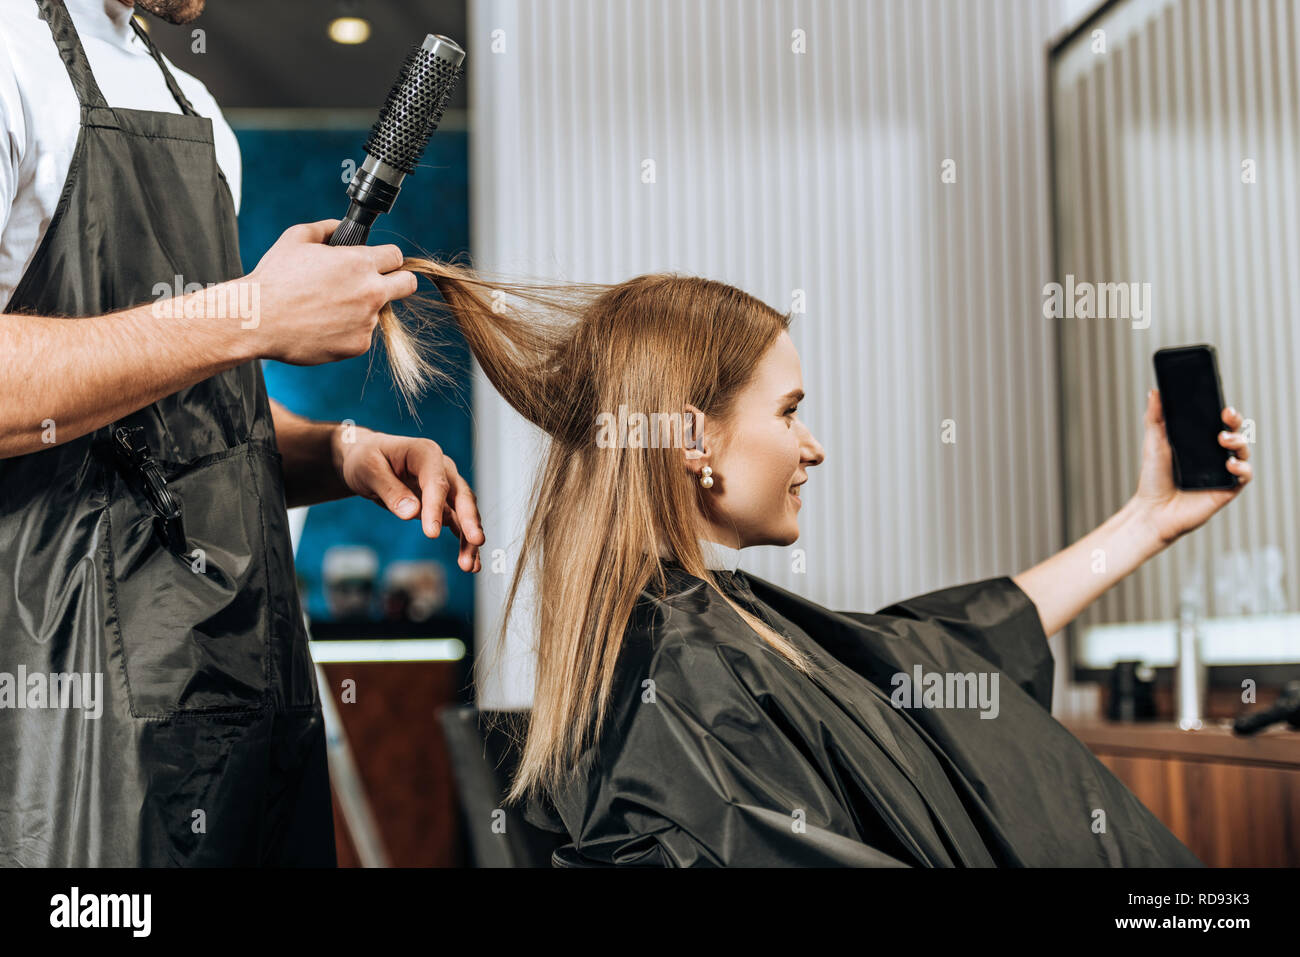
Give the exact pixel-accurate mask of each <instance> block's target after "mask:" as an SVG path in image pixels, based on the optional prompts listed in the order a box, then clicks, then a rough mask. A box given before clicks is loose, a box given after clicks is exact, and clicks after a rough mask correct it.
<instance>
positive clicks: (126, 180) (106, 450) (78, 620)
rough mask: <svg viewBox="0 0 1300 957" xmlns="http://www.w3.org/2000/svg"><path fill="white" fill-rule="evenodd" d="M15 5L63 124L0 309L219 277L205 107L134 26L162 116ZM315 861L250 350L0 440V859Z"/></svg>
mask: <svg viewBox="0 0 1300 957" xmlns="http://www.w3.org/2000/svg"><path fill="white" fill-rule="evenodd" d="M37 4H38V6H39V8H40V14H41V17H42V18H43V19H45V20H46V21H48V23H49V25H50V30H51V32H52V34H53V36H54V40H55V43H56V44H57V46H58V49H59V54H60V56H61V57H62V59H63V62H64V64H65V65H66V67H67V70H68V75H69V77H71V79H72V84H73V87H74V88H75V89H76V93H77V98H78V99H79V100H80V103H81V131H80V134H79V136H78V139H77V146H76V152H75V154H74V156H73V159H72V165H71V168H70V170H69V172H68V179H67V182H66V183H65V185H64V188H63V193H62V195H61V196H60V198H59V203H58V208H57V211H56V212H55V214H54V218H53V220H52V221H51V223H50V226H49V229H48V230H47V231H46V233H45V236H44V239H43V240H42V242H41V245H40V247H39V248H38V250H37V252H36V255H35V257H34V259H33V260H32V262H31V265H30V266H29V267H28V269H27V271H26V273H25V274H24V275H23V277H22V280H21V282H20V283H19V285H18V287H17V289H16V290H15V292H14V297H13V299H12V301H11V302H10V303H9V305H8V307H7V309H6V312H10V313H17V312H26V313H29V314H35V315H45V316H51V315H57V316H67V317H70V318H69V321H75V318H74V317H77V316H92V315H101V314H104V313H108V312H113V311H115V310H118V309H123V308H126V307H129V306H134V305H138V304H140V303H144V302H149V301H151V300H157V299H158V298H159V296H160V294H161V290H162V288H164V287H165V288H168V289H170V288H172V287H174V286H175V285H176V283H177V282H179V283H180V284H181V285H182V286H183V285H185V284H189V283H200V284H203V285H206V284H208V283H217V282H222V281H224V280H228V279H232V278H235V277H238V276H240V275H242V274H243V269H242V267H241V265H240V260H239V246H238V242H237V230H236V223H235V210H234V203H233V202H232V199H231V195H230V191H229V188H228V186H227V184H226V182H225V178H224V176H223V175H222V173H221V170H220V168H219V167H218V165H217V160H216V153H215V150H214V148H213V139H212V122H211V120H209V119H207V118H206V117H203V116H200V115H199V114H198V113H197V112H196V111H195V110H194V108H193V107H192V106H191V105H190V103H189V102H188V101H187V100H186V98H185V96H184V94H183V93H182V92H181V90H180V87H179V86H178V85H177V83H176V80H175V78H174V77H173V76H172V74H171V73H170V71H169V70H168V69H167V67H166V64H165V63H164V62H163V59H162V57H161V56H160V55H159V53H158V51H157V49H156V48H155V47H154V46H153V44H152V43H151V42H150V41H149V39H148V36H147V35H146V34H145V33H144V32H143V31H142V30H140V29H139V27H136V32H137V33H138V34H139V35H140V37H141V39H143V40H144V42H145V43H146V44H148V46H149V50H150V52H151V53H152V54H153V57H154V59H155V60H156V61H157V63H158V66H159V67H160V68H161V69H162V72H163V76H164V77H165V78H166V81H167V86H168V89H169V90H170V91H171V93H172V96H173V97H175V99H176V101H177V103H178V104H179V105H180V107H181V109H182V110H183V111H184V112H183V114H181V115H177V114H171V113H153V112H148V111H144V110H127V109H114V108H113V107H110V106H109V105H108V104H107V102H106V101H105V100H104V97H103V95H102V94H101V93H100V90H99V87H98V85H97V84H96V82H95V78H94V76H93V75H92V74H91V71H90V67H89V65H88V63H87V60H86V55H85V51H84V50H83V48H82V45H81V41H80V39H79V38H78V36H77V31H76V29H75V28H74V26H73V23H72V18H71V17H70V16H69V14H68V11H67V9H66V8H65V7H64V5H63V3H62V2H61V0H37ZM133 25H134V24H133ZM178 277H179V279H178ZM0 321H5V320H0ZM8 321H15V320H8ZM214 321H238V320H214ZM51 425H52V426H53V428H55V429H57V426H58V423H57V422H55V423H48V422H47V423H33V429H34V430H48V429H49V428H50V427H51ZM123 428H125V429H127V430H130V431H128V432H121V431H120V430H121V429H123ZM56 435H57V433H56ZM127 436H129V437H130V439H129V441H127V442H126V443H125V444H123V440H124V437H127ZM127 446H131V447H133V448H134V449H135V451H136V453H137V457H136V458H134V459H133V458H132V457H131V456H130V455H129V454H127V452H128V449H127ZM151 476H152V478H153V480H154V484H165V494H166V495H168V496H170V498H171V500H172V501H173V502H175V503H178V504H179V508H180V522H178V523H176V522H172V523H169V522H164V521H162V519H161V518H160V517H159V513H160V508H159V504H158V498H157V493H156V492H155V493H154V497H151V496H150V492H151V485H150V481H149V480H150V477H151ZM178 528H179V529H182V531H181V535H182V536H183V537H182V538H180V539H179V544H177V543H176V542H175V541H173V543H172V544H170V545H169V544H168V539H167V536H166V533H167V532H168V531H169V530H170V531H173V532H174V531H175V530H176V529H178ZM73 675H77V676H79V678H73V677H71V676H73ZM51 676H54V677H51ZM78 681H79V682H80V683H81V689H80V690H81V691H82V692H83V694H81V695H80V696H78V694H77V693H76V692H77V690H78V689H77V684H76V682H78ZM96 682H99V683H100V685H101V688H102V691H101V696H100V698H99V699H98V704H97V705H95V704H94V703H93V702H92V700H91V699H92V698H93V697H94V690H95V684H96ZM87 691H88V692H90V694H89V695H86V694H85V693H84V692H87ZM96 710H99V714H98V715H96V714H95V711H96ZM334 863H335V850H334V832H333V819H332V811H331V806H330V793H329V782H328V776H327V773H326V763H325V736H324V725H323V720H322V717H321V709H320V699H319V696H318V694H317V689H316V680H315V672H314V670H313V666H312V662H311V659H310V656H309V654H308V650H307V634H306V628H305V626H304V622H303V616H302V610H301V607H300V604H299V601H298V594H297V588H296V584H295V578H294V567H293V555H292V549H291V546H290V541H289V532H288V520H287V516H286V514H285V501H284V486H283V477H282V475H281V470H280V455H279V452H278V451H277V447H276V440H275V431H274V428H273V424H272V420H271V412H270V406H269V403H268V399H267V394H266V386H265V383H264V382H263V378H262V370H261V365H260V364H259V363H258V362H256V361H254V362H249V363H247V364H245V365H243V366H240V367H238V368H234V369H230V370H229V371H226V372H223V373H221V374H220V375H216V376H213V377H212V378H210V379H208V380H206V381H204V382H200V383H198V384H197V385H194V386H190V387H188V388H185V389H182V390H180V391H179V392H177V393H176V394H174V395H170V396H167V397H166V398H164V399H160V400H159V401H158V402H155V403H154V404H153V405H150V406H148V407H146V408H144V409H141V410H140V411H139V412H136V413H134V414H132V415H130V416H128V417H126V418H125V419H123V420H120V421H118V422H115V423H112V424H110V425H109V426H106V427H104V428H101V429H98V430H96V431H95V432H93V433H91V434H90V435H86V436H83V437H82V438H78V439H74V440H73V441H70V442H65V443H63V444H58V445H52V446H51V447H50V448H48V449H44V450H42V451H39V452H34V453H31V454H29V455H24V456H19V457H16V458H9V459H3V460H0V865H15V864H18V865H46V866H110V865H114V866H117V865H120V866H136V865H168V864H185V865H259V864H306V865H325V866H332V865H334Z"/></svg>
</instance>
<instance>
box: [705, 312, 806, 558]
mask: <svg viewBox="0 0 1300 957" xmlns="http://www.w3.org/2000/svg"><path fill="white" fill-rule="evenodd" d="M803 394H804V392H803V374H802V372H801V370H800V366H799V353H798V351H797V350H796V349H795V347H794V341H793V340H792V339H791V338H790V336H789V334H788V333H786V332H782V333H781V334H780V335H779V336H778V337H777V339H776V341H775V342H774V343H773V344H772V346H771V348H769V349H768V350H767V352H766V353H765V354H764V355H763V358H762V359H761V360H759V363H758V365H757V366H756V367H755V369H754V375H753V377H752V378H751V379H750V381H749V384H748V385H747V386H746V387H745V388H744V390H742V391H741V393H740V394H739V395H738V396H737V397H736V401H735V404H734V406H733V407H732V411H731V414H730V416H729V417H728V420H727V422H726V423H725V424H722V426H721V430H719V429H718V428H716V427H715V428H712V429H711V426H714V422H713V420H711V419H709V418H707V417H706V418H705V419H704V427H703V429H702V432H701V436H702V439H703V442H702V443H701V444H702V451H703V452H704V453H705V454H704V455H703V456H697V455H696V454H694V453H692V452H688V453H687V466H688V467H689V468H690V469H691V471H692V472H694V473H695V474H696V476H698V475H699V474H700V471H701V469H702V468H703V467H704V466H705V465H707V466H709V467H710V468H712V469H713V475H712V478H713V487H712V488H709V489H705V490H704V496H705V501H706V502H707V503H708V515H707V524H708V531H709V535H708V536H706V537H709V538H711V539H712V540H713V541H718V542H721V543H722V544H725V545H731V546H732V547H735V548H745V547H747V546H750V545H790V544H792V543H793V542H795V541H796V540H797V539H798V538H799V509H800V508H801V507H802V503H801V501H800V493H801V492H802V489H801V488H800V486H802V485H803V483H804V482H806V481H807V480H808V468H809V467H810V466H813V465H819V464H821V462H822V461H823V460H824V459H825V457H826V453H825V450H823V449H822V447H821V444H820V443H819V442H818V441H817V439H816V438H814V437H813V434H812V433H811V432H809V431H808V427H807V426H805V425H804V424H803V423H802V422H801V421H799V417H798V405H799V402H800V401H801V400H802V399H803ZM691 411H698V410H695V409H694V408H691Z"/></svg>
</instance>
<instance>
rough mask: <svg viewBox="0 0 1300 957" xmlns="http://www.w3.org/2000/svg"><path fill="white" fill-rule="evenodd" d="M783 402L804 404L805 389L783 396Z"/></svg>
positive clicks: (792, 391)
mask: <svg viewBox="0 0 1300 957" xmlns="http://www.w3.org/2000/svg"><path fill="white" fill-rule="evenodd" d="M781 401H782V402H802V401H803V389H791V390H790V391H789V392H787V393H786V394H785V395H783V396H781Z"/></svg>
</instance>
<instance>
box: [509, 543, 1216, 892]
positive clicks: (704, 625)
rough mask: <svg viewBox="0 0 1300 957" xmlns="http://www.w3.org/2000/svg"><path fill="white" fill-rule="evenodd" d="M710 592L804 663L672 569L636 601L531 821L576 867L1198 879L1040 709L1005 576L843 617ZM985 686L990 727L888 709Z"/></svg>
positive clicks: (1035, 639)
mask: <svg viewBox="0 0 1300 957" xmlns="http://www.w3.org/2000/svg"><path fill="white" fill-rule="evenodd" d="M717 575H718V576H719V577H720V579H722V582H723V587H724V589H725V590H726V591H727V593H728V594H729V595H730V596H731V597H732V598H733V599H734V600H736V601H737V602H738V603H739V604H741V605H742V606H744V607H747V608H748V609H749V610H751V611H753V612H754V613H755V614H757V615H758V616H759V617H761V618H763V619H764V620H766V621H767V622H768V623H769V624H771V625H772V626H773V627H774V628H776V629H777V630H778V631H779V632H781V633H783V634H785V635H786V636H787V637H788V638H789V639H790V640H791V641H793V643H794V644H795V645H797V646H798V647H799V648H800V649H802V650H803V651H804V652H806V653H807V654H809V655H810V656H812V657H813V658H814V660H815V661H816V662H817V663H818V664H819V665H820V666H821V669H822V670H821V671H820V672H819V674H818V676H817V677H816V678H815V679H810V678H808V677H805V676H804V675H803V674H802V673H801V672H799V671H798V670H796V669H795V668H794V667H793V666H791V665H790V664H788V663H787V662H786V660H785V659H784V658H782V657H781V656H780V655H778V654H777V653H776V652H775V651H773V650H771V649H770V647H769V646H768V645H767V644H766V643H765V642H763V641H762V640H761V639H759V638H758V637H757V635H756V634H755V633H754V631H753V630H752V629H751V628H750V627H749V626H748V625H747V624H746V623H745V622H744V620H743V619H741V618H740V616H739V615H737V614H736V613H735V611H734V610H733V609H732V608H731V607H729V606H728V605H727V604H726V603H725V602H724V601H723V600H722V599H721V597H720V596H719V595H718V594H717V593H716V592H714V591H713V590H712V589H711V588H709V587H708V586H707V585H706V584H705V583H704V582H703V581H701V580H700V579H697V578H694V577H693V576H691V575H689V574H687V573H686V572H685V571H684V570H683V569H681V568H680V567H679V566H676V565H671V566H669V588H668V591H667V594H666V595H665V596H661V597H654V596H653V595H652V594H650V591H649V589H647V592H646V593H644V594H643V595H642V597H641V600H640V601H639V602H638V605H637V608H636V611H635V613H634V615H633V617H632V619H631V621H630V623H629V626H628V629H627V634H626V639H625V645H624V648H623V650H622V652H621V655H620V659H619V665H618V672H617V680H616V686H615V691H614V699H613V701H612V711H611V718H610V720H609V722H608V723H607V724H606V726H605V728H604V734H603V736H602V738H601V741H600V742H599V743H598V745H597V746H596V747H595V748H594V749H588V751H587V752H586V754H585V756H584V758H583V760H582V761H581V762H580V764H579V766H578V768H577V770H576V772H575V773H574V774H573V775H572V777H571V778H570V779H569V780H568V781H567V782H566V783H565V784H563V785H562V786H560V787H558V788H555V789H553V790H551V791H550V792H548V794H547V795H546V796H544V797H543V798H542V799H541V800H534V801H532V802H530V804H529V806H528V807H527V809H526V814H527V817H528V818H529V820H531V821H533V822H534V823H536V824H539V825H542V826H549V827H551V828H552V829H554V830H560V829H563V830H567V832H568V834H569V836H570V838H571V839H572V842H573V844H572V846H571V848H570V850H571V851H575V852H576V854H577V855H578V856H579V857H580V858H582V859H585V860H586V861H587V862H590V863H592V864H628V865H648V866H681V867H685V866H868V867H876V866H894V867H896V866H917V867H963V866H969V867H992V866H1083V867H1149V866H1190V867H1197V866H1201V862H1200V861H1199V860H1197V858H1196V857H1195V856H1194V855H1193V854H1192V852H1191V851H1189V850H1188V849H1187V847H1186V846H1185V845H1183V844H1182V843H1181V842H1180V841H1179V840H1178V839H1177V838H1176V837H1175V836H1174V835H1173V834H1172V833H1171V832H1170V831H1169V830H1168V829H1167V828H1166V827H1165V826H1164V825H1163V824H1161V823H1160V821H1159V820H1157V819H1156V818H1155V816H1154V815H1152V813H1151V812H1150V811H1148V810H1147V809H1146V807H1144V806H1143V805H1142V803H1141V802H1139V801H1138V799H1137V798H1136V797H1135V796H1134V795H1133V794H1132V792H1130V791H1129V790H1128V789H1127V788H1126V787H1125V786H1124V785H1123V784H1122V783H1121V782H1120V781H1119V780H1118V779H1117V778H1116V777H1115V776H1114V775H1113V774H1111V772H1110V771H1108V770H1107V769H1106V767H1105V766H1104V765H1102V764H1101V762H1099V761H1098V760H1097V759H1096V758H1095V757H1094V756H1093V755H1092V754H1091V752H1089V751H1088V749H1087V748H1086V747H1085V746H1084V745H1083V743H1082V742H1080V741H1079V740H1078V739H1077V738H1075V737H1074V736H1073V735H1072V734H1070V732H1069V731H1068V730H1066V729H1065V727H1064V726H1062V725H1061V724H1060V723H1058V722H1057V721H1056V720H1055V719H1053V718H1052V716H1051V714H1050V713H1049V710H1048V709H1049V708H1050V706H1051V697H1052V655H1051V652H1050V650H1049V649H1048V645H1047V638H1046V636H1045V635H1044V634H1043V629H1042V624H1041V622H1040V620H1039V616H1038V611H1037V609H1036V608H1035V607H1034V605H1033V603H1032V602H1031V601H1030V599H1029V598H1028V596H1026V595H1025V593H1024V592H1023V591H1021V589H1020V588H1019V587H1018V586H1017V585H1016V584H1015V583H1014V582H1012V581H1011V579H1010V578H1005V577H1003V578H990V579H987V580H985V581H978V582H974V583H971V584H966V585H959V586H956V587H953V588H945V589H942V590H939V591H935V592H931V593H929V594H927V595H923V596H921V597H919V598H913V599H911V600H909V601H904V602H899V603H898V604H895V605H891V606H890V607H888V608H885V609H883V610H881V611H880V612H878V613H876V614H874V615H871V614H852V615H847V614H841V613H837V612H833V611H830V610H828V609H826V608H823V607H821V606H819V605H816V604H814V603H813V602H810V601H807V600H805V599H803V598H800V597H799V596H798V595H795V594H792V593H791V592H788V591H785V590H784V589H782V588H779V587H777V586H775V585H773V584H771V583H769V582H765V581H763V580H762V579H758V578H754V577H752V576H748V575H746V574H745V573H744V572H734V573H732V572H727V571H720V572H717ZM918 664H919V665H920V666H921V667H922V669H923V672H924V673H929V672H940V673H947V672H957V673H974V674H976V675H978V674H979V673H981V672H984V673H987V674H988V675H989V678H988V679H986V680H990V681H991V675H992V674H993V673H996V674H997V675H998V676H999V677H998V685H997V688H998V713H997V716H996V717H995V718H981V717H980V709H979V708H977V707H971V708H965V709H957V708H947V709H944V708H933V707H917V708H903V709H900V708H895V707H894V706H893V704H891V701H890V696H891V694H893V693H894V689H895V687H896V686H895V683H894V682H893V680H892V679H893V676H894V675H896V674H898V673H900V672H902V673H906V674H907V675H909V676H914V675H915V672H914V668H915V666H916V665H918Z"/></svg>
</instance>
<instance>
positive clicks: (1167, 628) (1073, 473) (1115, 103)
mask: <svg viewBox="0 0 1300 957" xmlns="http://www.w3.org/2000/svg"><path fill="white" fill-rule="evenodd" d="M1298 46H1300V4H1296V3H1294V2H1290V0H1116V2H1112V3H1106V4H1104V5H1102V6H1101V7H1100V8H1099V9H1098V10H1097V11H1096V12H1095V13H1094V14H1093V15H1092V16H1091V17H1089V18H1087V19H1085V20H1084V21H1083V22H1082V23H1081V24H1080V25H1079V26H1078V27H1077V28H1075V29H1074V30H1073V31H1072V32H1071V33H1070V34H1069V35H1068V36H1066V37H1063V38H1062V39H1061V40H1060V42H1058V43H1056V44H1055V45H1054V46H1053V48H1052V49H1051V52H1050V71H1049V76H1050V102H1051V110H1052V119H1051V127H1050V128H1051V135H1052V160H1051V163H1052V176H1053V206H1054V223H1053V226H1054V237H1055V249H1054V263H1055V275H1054V276H1053V278H1052V281H1053V282H1055V283H1058V284H1059V303H1060V306H1061V308H1060V309H1059V310H1056V311H1057V312H1059V313H1060V314H1059V316H1053V317H1052V318H1047V319H1045V321H1050V322H1054V323H1055V324H1056V327H1057V330H1058V333H1059V335H1058V343H1059V360H1060V372H1061V383H1062V403H1061V407H1062V413H1061V416H1062V421H1061V433H1060V434H1061V441H1062V449H1061V452H1062V457H1063V462H1064V465H1065V481H1066V489H1065V501H1066V505H1065V513H1066V514H1065V524H1066V529H1067V533H1068V537H1069V540H1074V539H1076V538H1078V537H1079V536H1081V535H1083V534H1085V533H1086V532H1087V531H1088V530H1090V529H1092V528H1094V527H1095V526H1096V525H1097V524H1099V523H1100V522H1102V521H1103V520H1104V519H1105V518H1106V517H1107V516H1108V515H1110V514H1111V513H1112V512H1114V511H1115V510H1116V509H1117V508H1119V506H1120V505H1121V504H1122V503H1123V502H1124V500H1125V499H1126V498H1127V497H1128V496H1129V495H1130V494H1131V493H1132V491H1133V488H1134V487H1135V483H1136V480H1137V474H1138V465H1139V459H1140V454H1141V436H1142V430H1141V423H1142V414H1143V408H1144V405H1145V398H1146V391H1147V389H1149V388H1151V387H1152V386H1154V385H1155V377H1154V371H1153V367H1152V358H1151V357H1152V353H1154V352H1155V351H1156V350H1157V349H1160V348H1163V347H1166V346H1176V345H1184V344H1191V343H1210V344H1212V345H1214V346H1215V347H1216V349H1217V351H1218V359H1219V366H1220V372H1221V377H1222V382H1223V389H1224V393H1225V398H1226V401H1227V402H1228V403H1229V404H1230V405H1232V406H1234V407H1236V408H1237V409H1238V410H1240V411H1241V413H1242V414H1243V415H1244V416H1246V418H1247V422H1246V427H1245V429H1244V431H1247V434H1248V435H1251V436H1253V437H1254V439H1255V441H1256V443H1257V446H1258V450H1259V451H1258V454H1257V455H1253V457H1252V461H1253V462H1254V466H1255V480H1254V483H1253V484H1252V487H1251V488H1250V490H1249V493H1247V494H1244V495H1243V496H1242V499H1241V501H1239V502H1237V503H1234V505H1233V507H1232V508H1231V509H1228V510H1225V511H1224V512H1223V513H1220V514H1219V515H1217V516H1216V517H1215V518H1213V519H1212V520H1211V521H1210V523H1209V525H1208V526H1206V527H1205V528H1204V529H1201V530H1200V531H1198V532H1197V533H1196V534H1194V535H1189V536H1187V537H1186V538H1184V539H1182V540H1180V541H1178V542H1176V543H1175V544H1174V545H1173V546H1172V547H1171V548H1170V549H1168V550H1167V551H1166V552H1164V553H1162V554H1161V555H1160V556H1158V557H1157V558H1156V559H1155V560H1154V561H1151V562H1149V563H1147V565H1146V566H1144V567H1143V568H1142V569H1141V570H1139V571H1138V572H1137V573H1136V574H1134V575H1132V576H1130V578H1128V579H1127V580H1125V581H1124V582H1122V583H1121V584H1120V585H1119V586H1118V587H1116V588H1114V589H1112V590H1111V591H1110V592H1109V593H1108V594H1106V595H1105V596H1104V597H1103V598H1102V599H1101V600H1100V601H1098V602H1097V603H1096V604H1095V605H1094V606H1093V607H1091V608H1089V609H1088V611H1087V612H1086V613H1085V614H1084V615H1083V616H1082V617H1081V618H1080V619H1079V620H1078V621H1077V622H1076V623H1075V626H1074V628H1073V630H1072V633H1071V636H1070V639H1071V640H1070V646H1071V654H1072V657H1073V661H1074V665H1075V672H1076V676H1078V677H1081V678H1086V677H1090V676H1091V677H1094V678H1095V677H1100V676H1101V674H1102V673H1103V671H1104V670H1105V669H1110V668H1111V667H1112V666H1113V665H1114V664H1115V662H1117V661H1122V660H1140V661H1143V662H1145V663H1146V664H1147V665H1150V666H1153V667H1155V668H1160V667H1162V666H1168V665H1171V664H1173V663H1174V661H1175V660H1176V656H1177V645H1176V638H1177V634H1178V627H1177V626H1178V623H1179V621H1180V619H1181V621H1182V623H1183V625H1184V626H1185V627H1193V628H1195V630H1196V633H1197V634H1198V636H1199V641H1200V646H1201V654H1202V657H1203V659H1204V662H1205V664H1206V665H1208V666H1209V668H1210V671H1209V675H1210V679H1211V698H1212V699H1213V698H1214V695H1215V694H1217V695H1218V696H1219V697H1218V702H1219V704H1218V707H1219V710H1220V713H1223V712H1224V711H1226V712H1227V713H1232V711H1234V710H1236V709H1234V708H1233V707H1232V704H1233V700H1232V699H1233V697H1236V698H1237V699H1239V698H1240V695H1241V685H1242V681H1243V680H1245V679H1250V680H1252V681H1257V682H1258V683H1259V684H1260V685H1261V686H1263V685H1265V684H1273V683H1280V682H1281V681H1283V680H1285V679H1287V678H1295V677H1298V676H1300V667H1298V665H1297V663H1300V503H1298V502H1297V494H1296V492H1297V486H1296V476H1300V396H1298V395H1297V389H1298V387H1297V384H1296V376H1297V372H1300V313H1298V307H1300V76H1298V74H1297V69H1298V67H1297V56H1296V50H1297V47H1298ZM1050 298H1051V297H1049V295H1048V290H1047V288H1046V287H1045V298H1044V301H1045V307H1044V308H1045V316H1047V315H1048V314H1049V313H1052V312H1053V310H1054V308H1055V305H1054V303H1052V302H1050V301H1049V299H1050ZM1254 448H1255V446H1252V450H1253V449H1254ZM1237 708H1238V709H1239V708H1240V704H1239V703H1238V704H1237ZM1213 710H1214V705H1213V704H1212V706H1211V711H1213Z"/></svg>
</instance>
